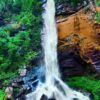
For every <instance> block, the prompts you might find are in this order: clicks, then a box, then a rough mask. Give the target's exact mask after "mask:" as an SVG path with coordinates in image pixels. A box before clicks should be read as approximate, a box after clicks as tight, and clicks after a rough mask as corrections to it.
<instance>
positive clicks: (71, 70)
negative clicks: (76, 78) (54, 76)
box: [58, 51, 87, 76]
mask: <svg viewBox="0 0 100 100" xmlns="http://www.w3.org/2000/svg"><path fill="white" fill-rule="evenodd" d="M58 56H59V65H60V69H61V72H62V75H64V76H73V75H82V74H84V71H85V67H86V66H87V64H86V63H85V62H84V61H83V60H82V59H81V58H80V56H79V55H76V54H75V53H74V52H72V51H71V52H68V51H65V52H61V53H59V55H58Z"/></svg>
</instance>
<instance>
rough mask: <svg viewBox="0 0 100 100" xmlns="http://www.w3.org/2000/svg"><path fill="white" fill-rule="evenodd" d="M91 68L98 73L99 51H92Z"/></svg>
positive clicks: (99, 64) (99, 70)
mask: <svg viewBox="0 0 100 100" xmlns="http://www.w3.org/2000/svg"><path fill="white" fill-rule="evenodd" d="M91 59H92V62H93V63H92V66H93V67H94V69H95V70H96V72H97V73H100V51H99V50H94V52H93V54H92V56H91Z"/></svg>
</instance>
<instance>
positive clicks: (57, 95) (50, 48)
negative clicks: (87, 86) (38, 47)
mask: <svg viewBox="0 0 100 100" xmlns="http://www.w3.org/2000/svg"><path fill="white" fill-rule="evenodd" d="M43 19H44V27H43V31H42V46H43V50H44V66H45V77H46V81H45V83H39V85H38V87H37V89H36V90H35V91H34V92H32V93H30V94H28V95H27V96H26V99H27V100H44V99H41V98H42V96H43V95H45V96H46V97H47V98H48V100H49V99H50V98H54V99H53V100H74V99H75V100H76V99H77V100H89V98H88V97H87V96H84V95H83V94H81V93H79V92H77V91H74V90H72V89H70V88H69V87H68V86H67V85H66V84H64V83H63V81H61V79H60V73H59V67H58V63H57V30H56V23H55V2H54V0H47V3H46V5H45V12H44V13H43Z"/></svg>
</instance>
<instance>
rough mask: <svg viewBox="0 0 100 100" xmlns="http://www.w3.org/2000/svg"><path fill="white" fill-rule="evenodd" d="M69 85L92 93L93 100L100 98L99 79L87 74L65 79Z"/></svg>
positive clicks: (99, 99)
mask: <svg viewBox="0 0 100 100" xmlns="http://www.w3.org/2000/svg"><path fill="white" fill-rule="evenodd" d="M67 84H68V85H69V86H70V87H76V88H81V89H84V90H86V91H89V92H91V93H92V94H93V96H94V100H100V80H97V79H95V78H93V77H89V76H78V77H72V78H68V79H67Z"/></svg>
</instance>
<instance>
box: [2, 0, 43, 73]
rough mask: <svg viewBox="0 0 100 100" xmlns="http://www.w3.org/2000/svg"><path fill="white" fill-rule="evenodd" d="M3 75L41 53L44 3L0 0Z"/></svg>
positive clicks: (26, 0)
mask: <svg viewBox="0 0 100 100" xmlns="http://www.w3.org/2000/svg"><path fill="white" fill-rule="evenodd" d="M0 12H1V13H3V15H2V16H1V17H2V18H3V20H4V21H5V22H6V24H5V25H3V26H1V27H0V72H2V71H5V72H8V71H12V70H16V69H17V68H18V67H20V66H24V65H27V64H28V63H29V61H30V60H31V59H33V58H35V57H36V56H37V54H38V52H39V50H40V40H41V39H40V31H41V27H42V20H41V19H42V17H41V13H42V7H41V2H40V0H0Z"/></svg>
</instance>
